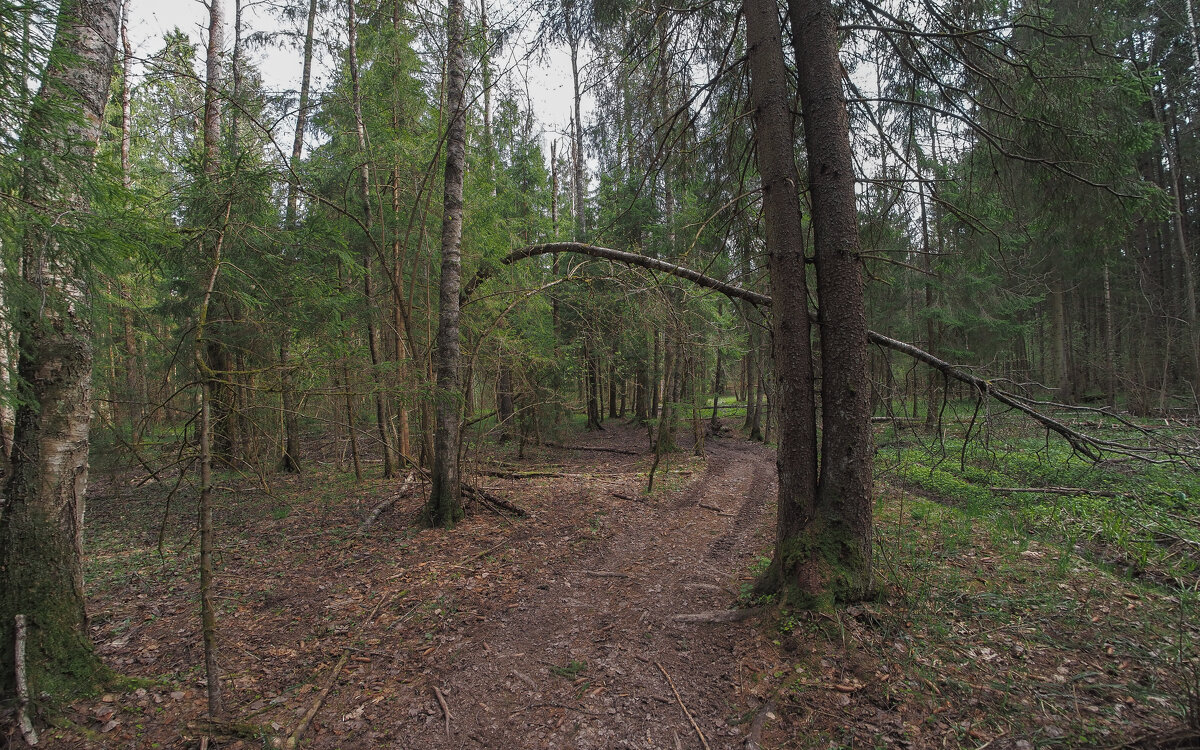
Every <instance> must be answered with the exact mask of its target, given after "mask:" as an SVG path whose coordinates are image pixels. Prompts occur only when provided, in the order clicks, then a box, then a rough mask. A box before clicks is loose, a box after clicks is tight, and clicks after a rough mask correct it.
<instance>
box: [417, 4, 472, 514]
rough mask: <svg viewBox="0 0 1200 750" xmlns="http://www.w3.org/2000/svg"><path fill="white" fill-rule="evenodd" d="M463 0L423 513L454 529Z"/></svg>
mask: <svg viewBox="0 0 1200 750" xmlns="http://www.w3.org/2000/svg"><path fill="white" fill-rule="evenodd" d="M464 35H465V33H464V20H463V3H462V0H450V4H449V8H448V14H447V18H446V36H447V45H446V77H447V83H448V86H447V92H446V94H447V107H448V108H449V111H450V116H449V118H448V123H447V126H446V176H445V181H444V187H443V193H442V211H443V213H442V269H441V280H440V282H439V284H438V332H437V389H436V394H435V397H436V399H437V403H436V406H435V408H436V426H435V430H434V438H433V483H432V487H431V489H430V493H429V501H428V502H427V503H426V505H425V508H424V510H423V511H422V518H423V520H424V521H425V523H427V524H429V525H431V526H444V527H447V528H449V527H451V526H454V524H456V523H458V521H459V520H460V519H461V518H462V517H463V507H462V498H461V477H460V475H459V465H458V439H459V427H460V422H459V420H460V412H461V404H462V386H461V384H460V380H459V372H458V370H459V357H460V349H461V341H460V332H459V292H460V289H461V287H462V222H463V174H464V172H465V168H466V156H467V155H466V150H467V101H466V88H467V76H466V55H465V54H464V49H463V47H464Z"/></svg>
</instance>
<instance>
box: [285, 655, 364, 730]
mask: <svg viewBox="0 0 1200 750" xmlns="http://www.w3.org/2000/svg"><path fill="white" fill-rule="evenodd" d="M349 659H350V651H349V650H348V649H343V650H342V658H341V659H339V660H338V663H337V666H335V667H334V668H333V671H332V672H330V673H329V679H328V680H327V681H326V682H325V687H324V688H323V689H322V690H321V692H320V693H319V694H318V695H317V698H316V700H314V701H313V704H312V705H311V706H309V708H308V712H307V713H305V714H304V718H303V719H301V720H300V723H299V724H297V725H296V729H295V730H293V731H292V736H290V737H288V738H287V742H285V743H283V747H284V750H295V748H296V746H297V745H299V744H300V737H301V736H303V734H304V730H306V729H308V725H309V724H310V723H312V720H313V717H314V716H316V715H317V712H318V711H320V710H321V706H322V705H323V704H324V703H325V699H326V698H327V697H329V691H330V690H333V683H334V682H336V681H337V676H338V674H340V673H341V671H342V667H344V666H346V662H347V661H348V660H349Z"/></svg>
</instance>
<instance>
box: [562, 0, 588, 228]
mask: <svg viewBox="0 0 1200 750" xmlns="http://www.w3.org/2000/svg"><path fill="white" fill-rule="evenodd" d="M574 12H575V3H574V2H573V1H570V0H568V2H567V3H566V8H565V21H566V31H567V46H568V48H569V49H570V52H571V84H572V89H571V92H572V96H573V101H574V105H575V117H574V119H573V120H572V128H571V158H572V161H573V163H572V169H573V177H572V180H571V183H572V184H571V190H572V197H573V201H572V203H573V205H574V209H575V213H574V216H573V217H572V218H573V219H574V220H575V239H576V240H577V241H584V240H585V239H586V238H587V206H586V205H585V204H584V199H585V196H586V194H587V188H586V186H585V185H584V179H585V177H584V174H585V172H584V165H583V114H582V112H583V108H582V100H583V92H582V90H581V89H580V87H579V44H580V41H581V39H580V30H579V29H578V28H577V27H576V20H577V19H576V18H575V17H574V15H573V14H574Z"/></svg>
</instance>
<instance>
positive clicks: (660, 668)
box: [654, 662, 712, 750]
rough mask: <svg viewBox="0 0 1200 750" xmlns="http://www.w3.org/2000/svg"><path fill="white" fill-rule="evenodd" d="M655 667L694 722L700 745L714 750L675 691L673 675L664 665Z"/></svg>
mask: <svg viewBox="0 0 1200 750" xmlns="http://www.w3.org/2000/svg"><path fill="white" fill-rule="evenodd" d="M654 666H656V667H658V671H660V672H662V673H663V677H666V678H667V684H668V685H670V686H671V692H672V693H674V694H675V700H677V701H679V707H680V708H682V709H683V714H684V716H686V717H687V718H688V721H690V722H692V729H695V730H696V735H697V736H699V737H700V744H701V745H704V750H712V748H711V747H709V746H708V740H707V739H705V737H704V732H701V731H700V726H699V725H698V724H696V720H695V719H693V718H692V712H691V711H689V710H688V709H687V706H685V705H683V698H680V697H679V691H678V690H676V689H675V681H674V680H672V679H671V675H669V674H667V670H666V669H664V668H663V665H661V664H659V663H658V662H654Z"/></svg>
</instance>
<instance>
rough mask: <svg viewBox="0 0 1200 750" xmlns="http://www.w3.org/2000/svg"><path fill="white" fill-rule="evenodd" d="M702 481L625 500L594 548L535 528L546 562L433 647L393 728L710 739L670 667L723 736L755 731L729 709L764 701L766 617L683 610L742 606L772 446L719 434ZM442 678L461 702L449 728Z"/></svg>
mask: <svg viewBox="0 0 1200 750" xmlns="http://www.w3.org/2000/svg"><path fill="white" fill-rule="evenodd" d="M693 479H694V481H692V482H691V483H690V485H689V486H688V487H687V488H685V489H682V490H680V491H677V492H676V493H674V494H673V495H670V496H668V497H666V498H662V499H658V500H656V501H655V502H650V503H644V502H626V503H624V504H623V505H621V506H620V507H619V509H618V510H617V511H616V512H614V513H612V514H609V516H608V521H607V524H608V526H607V528H606V529H605V530H604V531H605V533H604V535H603V537H602V539H601V540H600V541H599V542H598V543H595V544H592V545H588V546H590V547H591V549H584V550H576V551H574V553H572V550H571V549H570V546H571V541H572V540H571V539H569V538H565V539H564V538H558V539H550V538H547V537H548V535H546V534H535V535H531V536H530V537H529V538H528V539H526V540H525V541H524V545H525V546H526V547H527V549H529V550H530V551H531V552H533V555H534V556H533V557H532V560H533V561H536V560H537V559H538V557H539V556H540V557H541V559H542V560H544V561H545V564H544V565H537V564H536V562H533V563H527V564H534V565H536V567H534V569H532V570H524V571H522V573H524V577H523V578H522V579H521V581H520V583H519V584H518V585H517V587H516V588H515V590H512V591H510V592H509V595H508V596H506V597H505V598H504V599H501V600H497V601H492V602H490V603H488V604H490V606H488V605H487V604H485V605H484V606H485V608H483V609H480V611H479V613H478V615H477V616H474V617H472V618H471V622H470V623H467V624H465V625H463V626H462V627H461V628H458V629H456V630H457V632H455V633H453V634H452V637H453V639H454V641H453V644H454V646H453V647H452V648H450V649H448V650H445V651H443V650H442V649H435V651H434V652H433V653H431V654H430V657H429V659H428V661H427V664H426V669H425V672H424V674H425V676H426V679H425V680H422V681H420V682H419V683H418V684H416V685H414V686H413V687H414V689H415V693H416V694H415V695H413V696H412V697H413V704H412V705H413V706H415V707H416V708H414V709H412V710H410V711H409V715H408V716H407V717H406V718H405V721H404V722H403V723H402V725H401V726H397V727H396V728H395V734H394V735H393V738H394V739H401V738H404V739H403V741H402V743H401V744H402V745H403V746H407V747H430V748H440V747H447V748H450V747H454V748H457V747H472V746H478V747H492V748H500V747H505V748H509V747H528V748H549V747H577V748H626V747H628V748H635V747H636V748H650V747H669V748H674V747H700V746H701V744H700V739H699V737H698V736H697V734H696V730H695V729H694V728H693V727H692V726H691V724H690V723H689V720H688V718H687V716H686V715H685V714H684V711H683V709H682V708H681V707H680V705H679V703H678V701H677V700H676V698H675V696H674V694H673V693H672V690H671V687H670V685H669V684H668V681H667V679H666V678H665V677H664V674H663V672H662V671H661V670H660V669H659V666H658V665H661V666H662V668H663V669H665V670H666V673H667V674H669V675H670V676H671V679H672V680H673V681H674V683H675V687H676V688H677V689H678V692H679V696H680V698H681V699H682V702H683V704H684V705H686V706H687V709H688V711H690V712H691V715H692V717H693V718H694V719H695V721H696V724H697V725H698V726H699V728H700V730H701V731H702V732H703V733H704V735H705V737H706V738H707V741H708V743H709V744H710V746H711V747H714V748H716V747H732V746H734V745H735V744H740V743H741V742H742V740H741V738H740V736H739V735H740V734H741V733H743V732H744V731H745V725H742V727H741V728H740V729H735V728H734V727H731V726H730V724H729V723H727V720H729V721H734V720H736V719H738V718H740V717H741V716H742V715H743V714H745V713H746V711H748V710H751V709H752V708H753V706H752V705H751V706H747V705H743V704H742V703H741V702H740V701H739V699H738V697H737V695H738V692H739V690H738V683H739V679H740V677H741V675H740V674H739V662H740V659H741V656H742V655H743V653H744V652H745V650H746V649H747V648H749V647H750V644H751V643H753V641H754V638H753V637H751V636H750V634H751V632H752V629H751V628H750V627H749V626H748V625H746V624H742V623H729V624H699V625H697V624H688V623H680V622H676V621H675V620H674V619H673V618H674V616H675V615H678V614H681V613H694V612H701V611H706V610H714V609H725V608H727V607H729V606H730V605H731V603H732V601H733V599H734V598H735V594H736V590H737V581H736V576H737V574H738V573H739V572H742V571H744V570H745V567H746V565H747V564H748V563H749V562H750V560H751V558H752V556H753V555H752V552H751V550H752V549H754V548H755V547H754V545H751V544H749V542H750V541H751V537H752V536H753V535H755V534H756V533H758V534H761V533H762V530H763V523H764V520H765V519H764V516H765V514H766V513H767V510H768V508H769V503H770V500H771V499H772V498H773V497H774V491H775V488H774V465H773V455H772V454H770V453H769V452H768V451H766V450H765V449H763V448H762V446H759V445H755V444H751V443H747V442H745V441H742V440H736V439H721V440H715V441H710V444H709V446H708V461H707V469H706V470H705V472H704V473H703V475H702V476H699V477H694V478H693ZM618 502H619V501H618ZM701 503H703V504H704V505H710V506H714V507H718V508H722V509H724V510H725V511H727V512H728V515H721V514H720V513H719V512H717V511H713V510H710V509H708V508H703V507H701V505H700V504H701ZM538 550H542V552H541V553H540V555H539V553H538ZM564 552H565V553H566V554H564ZM520 557H525V556H524V555H520ZM434 687H437V688H438V689H439V690H441V692H442V693H443V695H444V696H445V698H446V701H447V704H448V706H449V708H450V712H451V721H450V735H449V736H447V735H446V727H445V723H444V715H443V712H442V710H441V707H440V706H439V705H438V704H437V702H436V701H435V698H434V695H433V688H434ZM370 723H371V724H375V722H370ZM374 728H375V730H376V731H378V730H379V729H380V728H381V727H379V726H378V725H377V724H375V726H374ZM331 746H332V745H331Z"/></svg>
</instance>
